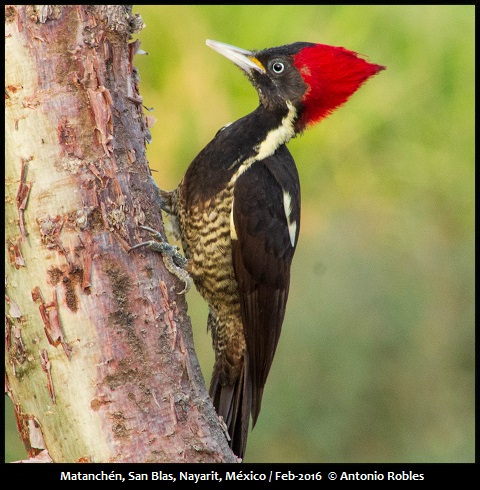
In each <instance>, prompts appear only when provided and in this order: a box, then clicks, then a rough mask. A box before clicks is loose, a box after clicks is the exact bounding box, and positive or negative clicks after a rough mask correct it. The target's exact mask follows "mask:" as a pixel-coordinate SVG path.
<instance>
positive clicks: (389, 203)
mask: <svg viewBox="0 0 480 490" xmlns="http://www.w3.org/2000/svg"><path fill="white" fill-rule="evenodd" d="M134 11H135V12H139V13H140V14H141V15H142V17H143V20H144V22H145V23H146V25H147V27H146V28H145V29H144V30H143V31H142V32H141V33H140V35H139V38H140V40H141V42H142V46H141V48H142V49H143V50H145V51H147V52H148V56H137V57H136V58H135V65H136V66H137V68H138V70H139V73H140V77H141V84H140V89H141V95H142V96H143V98H144V103H145V105H146V106H147V107H149V108H150V107H153V108H154V111H153V112H152V113H151V114H153V115H154V116H155V117H156V119H157V122H156V124H155V126H154V127H153V128H152V135H153V141H152V144H151V145H150V146H149V148H148V156H149V161H150V165H151V167H152V168H153V169H155V170H157V171H156V172H155V173H154V176H155V179H156V180H157V182H158V184H159V185H160V187H162V188H164V189H171V188H174V187H175V186H176V185H177V184H178V182H179V181H180V179H181V177H182V175H183V173H184V172H185V170H186V168H187V166H188V164H189V163H190V162H191V160H192V159H193V158H194V157H195V155H196V154H197V153H198V152H199V151H200V149H201V148H203V146H205V144H206V143H207V142H208V141H209V140H210V139H211V138H212V137H213V136H214V134H215V133H216V131H217V130H218V129H219V128H220V127H221V126H223V125H224V124H226V123H228V122H230V121H233V120H235V119H238V118H239V117H241V116H243V115H245V114H246V113H248V112H250V111H252V110H253V109H254V108H255V107H256V105H257V96H256V93H255V91H254V89H253V88H252V87H251V86H250V84H249V83H248V81H247V80H246V78H245V77H244V76H243V75H242V74H241V72H240V70H238V68H236V67H234V66H233V65H232V63H230V62H229V61H227V60H226V59H225V58H223V57H221V56H220V55H218V54H217V53H215V52H214V51H213V50H211V49H209V48H208V47H206V46H205V40H206V39H208V38H209V39H214V40H218V41H223V42H226V43H229V44H233V45H236V46H240V47H243V48H246V49H257V48H258V49H261V48H265V47H271V46H277V45H281V44H287V43H290V42H294V41H312V42H320V43H325V44H332V45H337V46H344V47H346V48H348V49H351V50H354V51H357V52H359V53H362V54H365V55H368V58H369V59H370V60H371V61H372V62H375V63H379V64H383V65H386V66H387V70H386V71H384V72H381V73H380V74H379V75H377V76H376V77H374V78H373V79H371V80H369V81H368V82H367V84H366V85H365V86H364V87H362V88H361V89H360V90H359V91H358V92H357V93H356V94H355V95H354V96H353V97H352V99H351V100H350V101H349V102H347V104H346V105H345V106H344V107H342V108H340V109H339V110H338V111H337V112H336V113H335V114H333V115H332V116H330V117H329V118H328V119H327V120H325V121H323V122H322V123H321V124H319V125H318V126H316V127H315V128H313V129H311V130H309V131H308V132H307V133H305V134H304V135H303V136H302V137H300V138H297V139H295V140H293V141H291V142H290V143H289V148H290V151H291V152H292V154H293V155H294V158H295V160H296V162H297V166H298V169H299V173H300V180H301V185H302V225H301V232H300V242H299V245H298V248H297V253H296V256H295V259H294V262H293V272H292V281H291V293H290V298H289V304H288V308H287V315H286V319H285V322H284V326H283V332H282V336H281V338H280V343H279V346H278V349H277V354H276V358H275V361H274V363H273V367H272V370H271V373H270V376H269V379H268V382H267V386H266V390H265V395H264V399H263V405H262V407H263V408H262V413H261V415H260V418H259V421H258V423H257V426H256V427H255V430H254V431H253V432H251V434H250V436H249V443H248V447H247V453H246V459H245V461H246V462H473V461H474V442H475V441H474V354H475V352H474V340H475V339H474V6H465V5H460V6H313V5H311V6H195V5H191V6H138V7H135V9H134ZM188 302H189V313H190V315H191V318H192V324H193V328H194V335H195V344H196V349H197V353H198V356H199V360H200V363H201V366H202V369H203V372H204V375H205V378H206V381H207V383H208V381H209V378H210V371H211V368H212V365H213V354H212V349H211V341H210V336H209V334H207V332H206V316H207V310H206V306H205V304H204V303H203V301H202V300H201V299H200V298H199V295H198V294H197V293H196V291H192V292H190V293H189V294H188ZM6 416H7V419H8V423H7V424H6V433H7V434H6V435H7V443H6V458H7V461H11V460H12V459H13V460H14V459H18V458H21V457H23V456H24V452H23V451H22V450H21V444H20V442H19V438H18V435H17V434H16V432H15V425H14V422H12V420H13V417H12V413H11V406H10V403H8V404H7V413H6Z"/></svg>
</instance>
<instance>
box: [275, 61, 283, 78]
mask: <svg viewBox="0 0 480 490" xmlns="http://www.w3.org/2000/svg"><path fill="white" fill-rule="evenodd" d="M272 70H273V72H274V73H276V74H277V75H278V74H280V73H282V72H283V70H285V65H284V64H283V63H282V62H281V61H274V62H273V63H272Z"/></svg>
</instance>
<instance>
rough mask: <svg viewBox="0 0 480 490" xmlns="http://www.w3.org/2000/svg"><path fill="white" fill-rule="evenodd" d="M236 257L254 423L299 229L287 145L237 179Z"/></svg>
mask: <svg viewBox="0 0 480 490" xmlns="http://www.w3.org/2000/svg"><path fill="white" fill-rule="evenodd" d="M232 213H233V226H234V228H235V230H234V231H233V230H232V254H233V266H234V270H235V275H236V278H237V281H238V286H239V292H240V304H241V315H242V322H243V329H244V334H245V340H246V344H247V353H246V355H245V363H246V366H245V369H246V375H247V376H249V378H250V381H251V383H252V419H253V425H255V422H256V420H257V417H258V414H259V413H260V406H261V400H262V394H263V388H264V386H265V382H266V379H267V376H268V373H269V370H270V366H271V365H272V361H273V357H274V354H275V350H276V347H277V343H278V339H279V337H280V332H281V328H282V323H283V318H284V315H285V307H286V303H287V297H288V289H289V284H290V265H291V262H292V258H293V254H294V251H295V247H296V244H297V239H298V233H299V228H300V184H299V181H298V173H297V169H296V167H295V162H294V160H293V158H292V156H291V154H290V152H289V151H288V150H287V148H286V147H285V146H281V147H280V148H279V149H278V150H277V152H276V153H275V154H274V155H272V156H270V157H268V158H266V159H264V160H262V161H260V162H255V163H253V164H252V165H251V167H250V168H249V169H248V170H246V171H245V172H244V173H243V174H242V175H240V176H239V178H238V179H237V181H236V183H235V188H234V199H233V211H232Z"/></svg>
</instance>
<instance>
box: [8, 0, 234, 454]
mask: <svg viewBox="0 0 480 490" xmlns="http://www.w3.org/2000/svg"><path fill="white" fill-rule="evenodd" d="M5 14H6V16H5V27H6V38H5V49H6V64H5V68H6V76H5V85H6V90H5V104H6V114H5V125H6V128H5V137H6V146H5V156H6V163H5V178H6V182H5V190H6V208H5V212H6V214H5V218H6V254H5V257H6V260H5V262H6V266H5V267H6V323H5V327H6V330H5V332H6V343H5V360H6V365H5V368H6V378H5V382H6V390H7V393H8V394H9V396H10V397H11V398H12V400H13V404H14V407H15V412H16V419H17V424H18V429H19V432H20V435H21V437H22V440H23V441H24V443H25V446H26V449H27V451H28V454H29V456H30V457H31V458H35V457H36V458H37V459H38V460H43V461H49V460H51V461H54V462H76V461H77V462H88V461H91V462H167V461H168V462H199V461H205V462H212V461H218V462H220V461H225V462H233V461H235V457H234V456H233V454H232V453H231V451H230V449H229V448H228V445H227V442H226V439H225V436H224V434H223V432H222V429H221V426H220V423H219V421H218V418H217V417H216V414H215V411H214V409H213V406H212V404H211V402H210V399H209V397H208V394H207V391H206V388H205V384H204V381H203V377H202V374H201V372H200V369H199V365H198V362H197V359H196V356H195V353H194V350H193V341H192V336H191V327H190V322H189V319H188V317H187V315H186V304H185V299H184V297H183V296H180V295H177V294H176V293H177V292H178V291H181V290H182V288H183V285H182V284H181V283H180V282H179V281H178V280H177V279H175V278H173V277H172V276H171V275H170V274H169V273H168V272H167V271H166V270H165V268H164V265H163V262H162V260H161V257H160V256H159V254H156V253H154V252H150V251H148V250H146V249H142V250H141V251H140V252H136V253H132V254H128V250H129V248H130V246H132V245H133V244H135V243H138V242H139V241H143V240H144V239H145V238H146V236H145V232H143V231H141V230H139V228H138V225H142V224H145V225H148V226H151V227H153V228H155V229H158V230H163V228H162V223H161V216H160V213H159V211H158V207H157V206H156V204H155V197H154V196H155V190H154V186H153V183H152V181H151V177H150V172H149V169H148V164H147V161H146V158H145V139H146V138H148V128H147V125H146V119H145V117H144V115H143V113H142V101H141V98H140V96H139V94H138V87H137V82H138V80H137V76H136V71H135V68H134V67H133V65H132V60H133V56H134V54H135V51H136V50H137V43H135V42H131V43H129V39H130V38H131V34H132V33H134V32H136V31H138V30H139V29H141V27H142V24H143V23H142V20H141V18H139V17H137V16H133V15H132V13H131V9H130V7H128V6H82V5H70V6H6V8H5Z"/></svg>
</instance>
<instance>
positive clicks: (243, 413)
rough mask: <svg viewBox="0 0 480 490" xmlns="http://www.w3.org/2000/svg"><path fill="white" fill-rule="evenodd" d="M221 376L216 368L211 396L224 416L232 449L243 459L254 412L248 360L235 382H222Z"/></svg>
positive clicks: (211, 385) (219, 412)
mask: <svg viewBox="0 0 480 490" xmlns="http://www.w3.org/2000/svg"><path fill="white" fill-rule="evenodd" d="M220 378H221V376H220V373H219V371H218V370H217V369H215V368H214V372H213V376H212V381H211V384H210V396H211V397H212V400H213V405H214V407H215V410H216V411H217V414H218V415H221V416H222V418H223V420H224V421H225V423H226V425H227V428H228V434H229V436H230V441H229V445H230V447H231V448H232V451H233V452H234V453H235V454H236V455H237V456H238V457H240V458H242V459H243V457H244V454H245V448H246V445H247V436H248V425H249V421H250V413H251V412H252V383H251V380H250V376H249V374H248V366H247V362H244V364H243V367H242V370H241V373H240V375H239V376H238V378H237V379H236V380H235V383H234V384H222V382H221V379H220ZM257 416H258V414H257Z"/></svg>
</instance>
